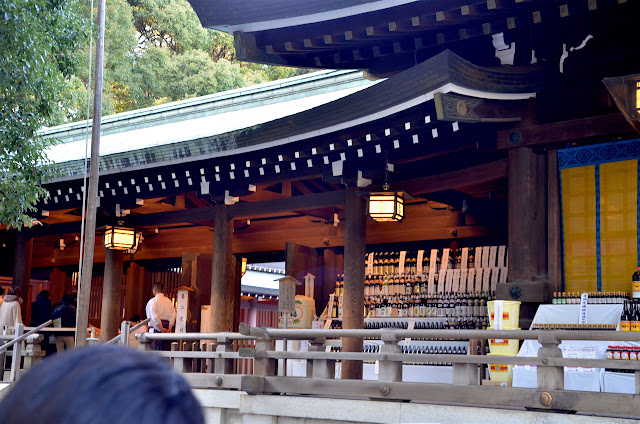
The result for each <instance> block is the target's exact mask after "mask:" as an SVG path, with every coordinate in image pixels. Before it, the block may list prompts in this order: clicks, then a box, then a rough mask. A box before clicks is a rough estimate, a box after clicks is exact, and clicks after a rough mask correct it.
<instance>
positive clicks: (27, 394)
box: [0, 346, 204, 424]
mask: <svg viewBox="0 0 640 424" xmlns="http://www.w3.org/2000/svg"><path fill="white" fill-rule="evenodd" d="M30 422H31V423H56V424H89V423H90V424H138V423H140V424H146V423H152V424H164V423H166V424H203V423H204V419H203V415H202V408H201V406H200V404H199V403H198V401H197V400H196V398H195V397H194V396H193V393H192V392H191V389H190V387H189V385H188V384H187V382H186V381H185V380H184V378H183V377H182V376H180V375H179V374H177V373H176V372H174V371H173V370H172V369H171V368H169V366H168V365H167V364H166V363H165V362H164V361H163V360H162V359H161V358H159V357H157V356H155V355H152V354H149V353H142V352H137V351H135V350H132V349H128V348H125V347H121V346H97V347H86V348H79V349H75V350H71V351H68V352H66V353H63V354H60V355H58V356H56V357H54V358H51V359H48V360H45V361H44V362H42V363H41V364H39V365H37V366H36V367H34V368H33V369H32V370H30V371H29V372H27V373H26V374H25V375H24V377H22V378H21V379H20V380H19V381H18V383H17V384H16V385H15V386H14V387H13V388H12V389H10V391H9V393H8V394H7V395H6V397H5V398H4V399H3V400H2V402H1V403H0V423H3V424H25V423H30Z"/></svg>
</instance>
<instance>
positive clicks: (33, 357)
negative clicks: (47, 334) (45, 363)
mask: <svg viewBox="0 0 640 424" xmlns="http://www.w3.org/2000/svg"><path fill="white" fill-rule="evenodd" d="M40 337H44V336H40ZM40 337H33V338H28V339H27V340H26V343H27V346H26V348H25V350H24V361H23V363H24V365H23V369H24V371H28V370H29V369H31V367H33V366H34V365H36V364H37V363H38V362H40V361H41V360H42V358H43V357H44V355H45V353H44V352H43V351H42V349H41V348H40Z"/></svg>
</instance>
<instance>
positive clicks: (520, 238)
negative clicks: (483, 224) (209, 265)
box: [496, 147, 548, 326]
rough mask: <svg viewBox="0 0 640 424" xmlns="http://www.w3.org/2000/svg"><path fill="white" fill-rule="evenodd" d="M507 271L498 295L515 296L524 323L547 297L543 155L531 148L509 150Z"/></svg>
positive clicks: (545, 182)
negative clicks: (518, 302) (519, 304)
mask: <svg viewBox="0 0 640 424" xmlns="http://www.w3.org/2000/svg"><path fill="white" fill-rule="evenodd" d="M508 177H509V181H508V184H509V194H508V196H509V198H508V206H509V211H508V224H509V241H508V247H509V252H508V254H509V261H508V262H509V263H508V267H509V272H508V275H507V279H508V282H507V283H506V284H498V287H497V293H496V297H497V298H498V299H506V300H518V301H520V302H522V305H521V306H520V319H521V324H522V325H525V326H526V325H528V323H529V321H530V320H531V319H532V318H533V315H534V314H535V310H536V308H537V305H538V304H539V303H542V302H544V301H545V299H546V298H547V294H546V292H547V279H548V272H547V155H546V153H544V152H542V153H537V152H535V151H534V150H533V149H531V148H527V147H516V148H512V149H510V150H509V171H508Z"/></svg>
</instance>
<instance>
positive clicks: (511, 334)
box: [194, 323, 640, 342]
mask: <svg viewBox="0 0 640 424" xmlns="http://www.w3.org/2000/svg"><path fill="white" fill-rule="evenodd" d="M243 324H244V323H243ZM240 333H241V334H243V335H246V336H253V337H257V338H268V339H288V340H308V339H314V338H328V339H329V338H340V337H351V338H370V337H377V338H380V337H382V335H383V334H385V335H392V336H395V337H396V338H397V339H399V340H400V339H406V338H411V339H418V338H423V339H454V340H470V339H518V340H538V339H539V338H540V337H548V336H549V335H553V336H554V337H556V338H557V339H558V340H594V341H634V342H640V332H634V331H590V330H589V331H587V330H449V329H439V330H435V329H434V330H402V329H386V328H385V329H367V330H359V329H340V330H298V329H287V330H285V329H275V328H273V329H272V328H259V327H249V326H248V325H242V324H241V325H240ZM194 334H195V333H194Z"/></svg>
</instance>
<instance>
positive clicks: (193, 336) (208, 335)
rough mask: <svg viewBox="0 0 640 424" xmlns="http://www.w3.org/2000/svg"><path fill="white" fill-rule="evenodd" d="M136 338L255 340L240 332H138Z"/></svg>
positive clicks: (143, 339) (142, 339)
mask: <svg viewBox="0 0 640 424" xmlns="http://www.w3.org/2000/svg"><path fill="white" fill-rule="evenodd" d="M136 338H137V339H138V340H140V341H142V342H144V341H146V340H176V341H178V340H183V341H198V340H216V339H220V338H226V339H227V340H255V339H256V337H254V336H245V335H244V334H240V333H231V332H229V333H224V332H223V333H139V334H136Z"/></svg>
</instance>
